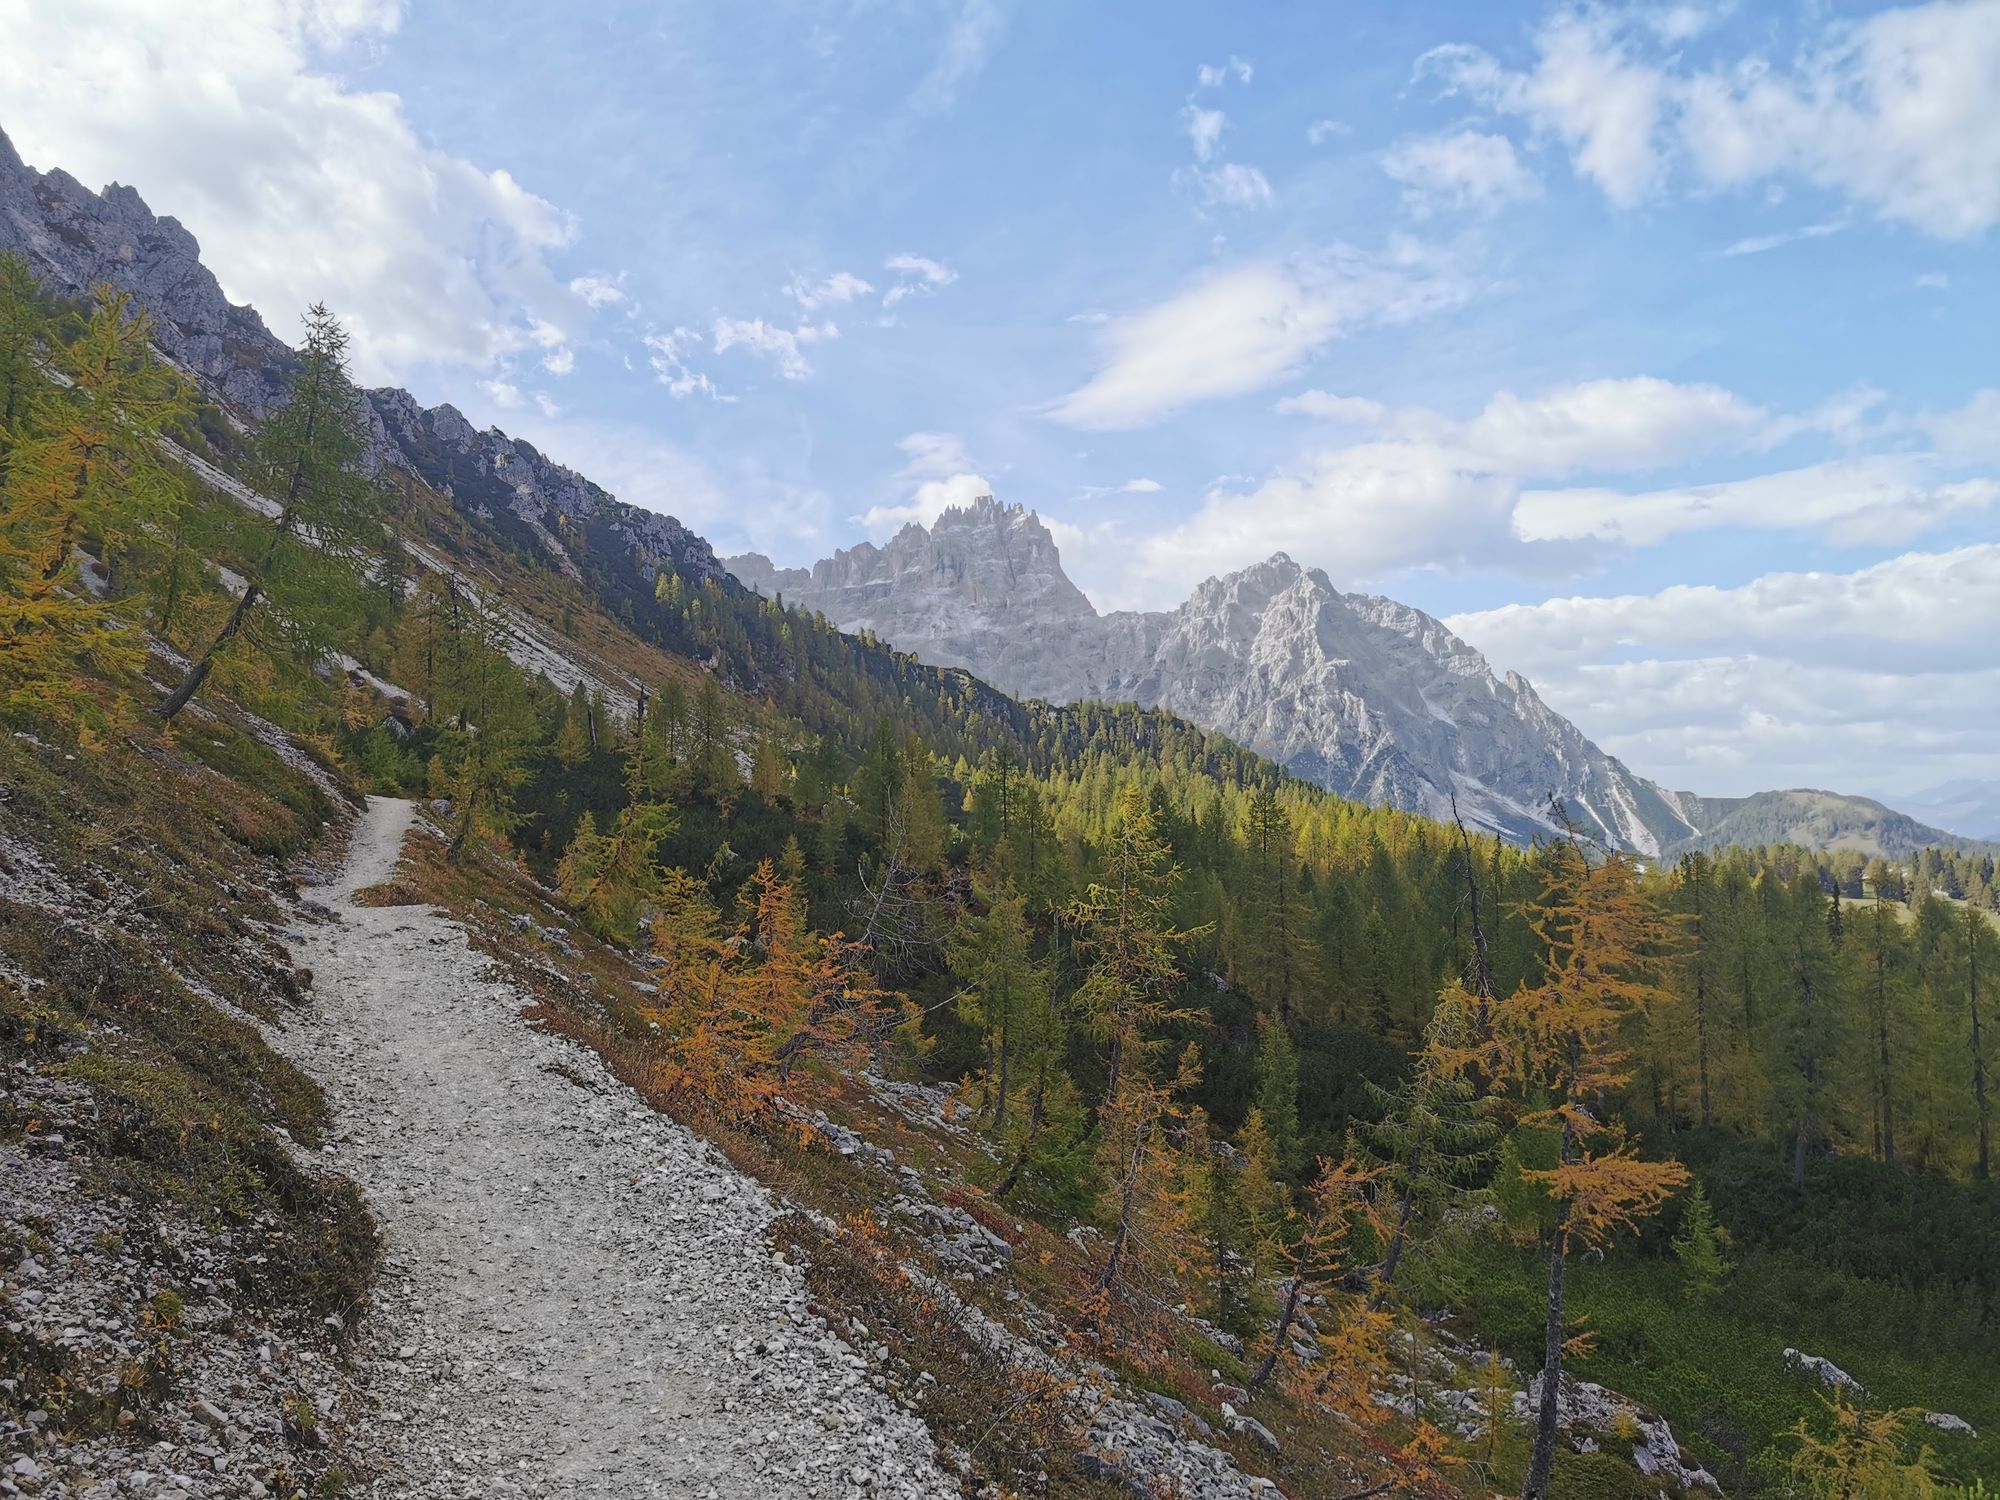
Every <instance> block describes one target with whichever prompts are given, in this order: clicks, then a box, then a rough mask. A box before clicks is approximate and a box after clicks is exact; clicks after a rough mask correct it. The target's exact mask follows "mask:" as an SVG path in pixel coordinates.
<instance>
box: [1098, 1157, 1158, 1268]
mask: <svg viewBox="0 0 2000 1500" xmlns="http://www.w3.org/2000/svg"><path fill="white" fill-rule="evenodd" d="M1145 1149H1146V1127H1145V1126H1144V1125H1139V1126H1137V1127H1135V1128H1134V1130H1133V1132H1132V1154H1131V1155H1130V1156H1129V1157H1127V1158H1126V1161H1125V1185H1124V1188H1123V1189H1122V1191H1121V1192H1120V1193H1119V1197H1118V1233H1117V1234H1116V1235H1114V1236H1113V1237H1112V1240H1111V1259H1110V1260H1108V1261H1106V1262H1105V1263H1104V1274H1103V1275H1102V1276H1100V1277H1099V1278H1098V1279H1097V1289H1098V1290H1099V1291H1101V1292H1108V1291H1110V1290H1111V1288H1113V1287H1114V1286H1116V1285H1118V1272H1119V1270H1120V1269H1121V1268H1122V1267H1123V1266H1124V1264H1125V1249H1126V1247H1127V1246H1128V1245H1130V1244H1131V1243H1132V1212H1133V1209H1134V1207H1135V1206H1136V1204H1137V1202H1138V1197H1139V1158H1140V1156H1141V1155H1142V1154H1143V1153H1144V1151H1145Z"/></svg>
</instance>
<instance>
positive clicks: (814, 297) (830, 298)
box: [785, 271, 875, 312]
mask: <svg viewBox="0 0 2000 1500" xmlns="http://www.w3.org/2000/svg"><path fill="white" fill-rule="evenodd" d="M874 290H875V288H874V286H873V285H871V284H870V283H868V282H866V281H863V280H862V279H861V278H860V277H859V276H856V275H855V274H854V273H853V272H852V271H835V272H834V273H833V274H832V275H831V276H823V277H821V278H820V279H819V280H817V281H815V280H813V279H812V278H811V277H809V276H794V277H793V278H792V279H791V283H790V284H789V285H788V286H786V288H785V295H786V296H787V297H790V298H791V299H792V300H793V301H794V302H796V303H798V304H799V306H800V307H803V308H804V309H805V310H806V311H807V312H812V311H813V310H814V309H816V308H821V307H827V306H838V305H839V304H841V303H845V302H852V301H853V300H854V299H855V298H857V297H866V296H868V295H870V294H871V293H872V292H873V291H874Z"/></svg>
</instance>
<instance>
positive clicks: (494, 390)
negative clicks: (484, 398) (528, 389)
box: [479, 380, 521, 408]
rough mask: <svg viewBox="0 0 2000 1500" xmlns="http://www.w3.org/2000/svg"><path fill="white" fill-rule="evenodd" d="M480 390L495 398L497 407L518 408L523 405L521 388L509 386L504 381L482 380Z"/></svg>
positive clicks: (494, 401)
mask: <svg viewBox="0 0 2000 1500" xmlns="http://www.w3.org/2000/svg"><path fill="white" fill-rule="evenodd" d="M479 388H480V389H481V390H482V391H484V392H486V394H487V395H489V396H491V397H492V398H493V404H494V405H495V406H505V407H510V408H511V407H516V406H519V405H520V404H521V388H520V387H519V386H515V385H509V384H508V383H507V382H506V381H504V380H482V381H480V382H479Z"/></svg>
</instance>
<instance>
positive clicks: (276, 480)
mask: <svg viewBox="0 0 2000 1500" xmlns="http://www.w3.org/2000/svg"><path fill="white" fill-rule="evenodd" d="M367 451H368V426H367V421H366V418H365V416H364V414H363V409H362V397H361V393H360V391H358V390H357V389H356V388H355V385H354V382H353V380H352V378H351V377H350V376H349V373H348V337H347V330H346V329H344V328H342V327H341V326H340V324H339V322H338V321H337V320H336V319H335V318H334V316H333V314H332V313H330V312H328V311H327V309H326V306H325V304H324V303H315V304H313V306H312V308H311V309H310V311H308V312H307V314H306V339H305V345H304V347H303V348H302V349H301V350H300V351H299V368H298V370H297V371H296V372H295V373H294V374H293V375H292V377H291V380H290V382H289V387H288V390H287V393H286V400H285V403H284V405H282V406H281V407H279V408H278V409H277V410H276V411H275V412H273V413H272V414H271V416H270V418H269V420H267V421H266V422H265V424H264V429H263V431H262V432H261V433H260V434H259V435H258V438H257V449H256V480H257V487H258V488H259V490H260V491H261V492H262V493H263V494H264V496H265V497H266V498H267V499H268V500H269V501H270V502H271V504H272V506H273V507H274V510H275V513H274V514H271V515H268V516H266V515H258V516H255V517H251V516H250V515H249V514H248V513H246V514H245V517H244V519H243V524H244V526H245V531H246V534H245V535H244V537H243V543H242V550H243V556H242V559H241V561H242V568H241V569H240V570H239V571H240V572H241V574H242V578H243V582H242V589H241V592H240V593H239V594H238V595H237V597H236V602H235V604H234V606H233V607H232V608H231V609H230V611H229V614H228V617H227V618H226V619H225V620H224V621H223V623H222V625H221V627H220V628H219V629H218V630H217V631H216V633H215V635H214V636H213V638H211V639H210V641H209V643H208V645H207V646H206V647H205V648H204V649H203V651H202V652H201V654H200V655H199V656H197V657H196V658H195V659H194V661H193V663H192V664H191V665H190V666H189V668H188V670H187V673H186V675H185V676H183V677H182V678H181V681H180V685H179V686H177V687H176V688H175V689H174V690H173V691H172V692H170V693H168V694H167V696H166V697H165V698H163V699H161V700H160V703H159V705H158V707H157V708H155V709H154V712H155V713H156V714H158V715H159V717H160V718H161V719H162V720H170V719H172V718H173V717H174V716H175V715H176V714H178V713H179V712H180V711H181V710H182V709H184V708H186V707H187V705H188V703H189V702H190V701H192V699H193V698H194V696H195V694H196V693H198V692H199V691H201V685H202V684H203V683H204V682H206V681H207V680H208V677H209V674H210V673H211V672H213V671H214V670H215V666H216V662H217V660H218V659H219V658H220V657H221V655H222V654H223V653H224V652H225V651H227V650H228V649H229V648H230V647H231V645H232V644H233V643H234V642H235V641H237V640H238V639H239V638H240V637H242V636H243V635H244V634H245V632H246V630H248V629H249V628H250V627H251V626H252V623H253V619H254V620H255V621H257V622H258V623H259V626H260V629H261V632H262V633H264V634H265V635H266V636H267V637H268V642H269V643H268V646H267V651H266V654H267V655H269V656H272V657H273V658H275V657H276V656H277V655H278V654H279V652H278V648H279V647H286V648H289V650H290V652H291V654H293V655H295V656H297V657H299V658H302V659H305V660H308V661H310V662H317V661H318V660H319V659H320V658H321V657H322V656H324V655H325V653H326V652H327V651H329V650H330V649H332V648H333V646H335V645H336V644H337V643H338V642H339V641H340V639H341V637H342V633H343V631H344V629H345V627H346V624H347V623H348V621H349V619H350V618H351V616H353V615H354V614H355V613H358V611H359V610H360V608H361V604H362V600H361V593H362V589H363V585H364V582H365V580H366V577H367V569H368V565H369V562H370V560H371V559H372V558H373V557H374V556H375V555H376V554H378V553H379V552H380V551H381V548H382V540H383V528H382V522H381V514H380V507H379V504H378V498H377V495H376V493H375V488H374V485H373V484H372V482H371V481H370V480H369V478H368V476H367V475H366V474H365V473H364V472H363V470H362V460H363V458H364V457H365V455H366V453H367ZM260 606H262V608H261V610H260Z"/></svg>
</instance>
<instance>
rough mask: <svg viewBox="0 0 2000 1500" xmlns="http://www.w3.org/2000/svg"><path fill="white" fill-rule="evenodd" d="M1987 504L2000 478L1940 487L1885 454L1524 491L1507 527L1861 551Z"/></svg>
mask: <svg viewBox="0 0 2000 1500" xmlns="http://www.w3.org/2000/svg"><path fill="white" fill-rule="evenodd" d="M1996 506H2000V480H1993V479H1984V478H1981V479H1965V480H1958V481H1953V482H1941V481H1939V480H1937V479H1936V478H1934V477H1933V476H1932V475H1931V474H1930V472H1929V467H1928V465H1926V464H1925V463H1924V461H1923V460H1921V459H1919V458H1917V457H1913V456H1904V455H1899V454H1889V455H1878V456H1872V457H1865V458H1851V459H1834V460H1831V461H1830V462H1827V463H1820V464H1813V465H1810V466H1808V467H1806V468H1801V469H1788V470H1784V471H1781V472H1779V473H1775V474H1760V475H1757V476H1755V477H1753V478H1749V479H1735V480H1727V481H1724V482H1722V483H1719V484H1697V485H1684V486H1679V487H1677V488H1673V489H1664V490H1653V491H1650V492H1646V493H1642V494H1624V493H1621V492H1619V491H1617V490H1607V489H1572V490H1529V491H1527V492H1525V493H1524V494H1523V495H1522V496H1521V501H1520V505H1519V507H1518V508H1517V509H1516V511H1515V513H1514V530H1515V533H1516V535H1518V536H1520V537H1521V538H1522V539H1523V540H1524V541H1563V540H1579V539H1583V538H1592V539H1595V540H1598V541H1604V542H1612V543H1616V544H1619V545H1623V546H1629V547H1646V546H1652V545H1654V544H1655V543H1658V542H1662V541H1665V540H1666V539H1667V538H1668V537H1672V536H1678V535H1682V534H1684V533H1688V532H1695V531H1709V530H1714V529H1716V528H1718V527H1724V526H1732V527H1749V528H1757V529H1764V530H1781V531H1801V532H1808V533H1811V534H1813V535H1817V536H1823V537H1826V538H1827V539H1829V540H1831V541H1833V542H1835V543H1837V544H1839V545H1842V546H1866V545H1885V544H1894V543H1897V542H1902V541H1906V540H1908V539H1909V538H1911V537H1914V536H1920V535H1922V534H1923V533H1925V532H1927V531H1931V530H1935V529H1936V528H1938V527H1940V526H1944V525H1948V524H1950V523H1952V522H1954V521H1957V520H1959V519H1961V518H1963V517H1965V516H1968V515H1972V514H1975V513H1979V512H1983V511H1988V510H1992V509H1994V508H1995V507H1996Z"/></svg>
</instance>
